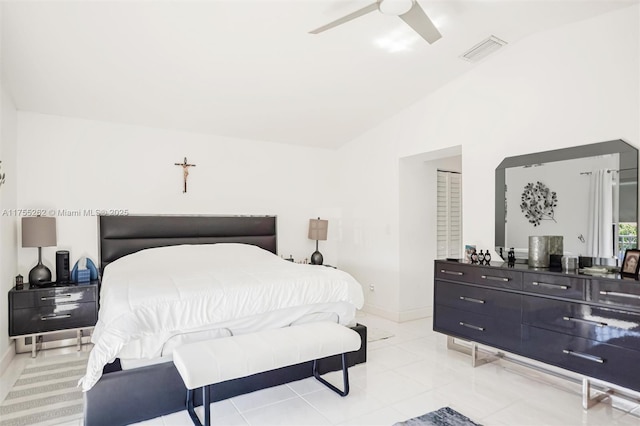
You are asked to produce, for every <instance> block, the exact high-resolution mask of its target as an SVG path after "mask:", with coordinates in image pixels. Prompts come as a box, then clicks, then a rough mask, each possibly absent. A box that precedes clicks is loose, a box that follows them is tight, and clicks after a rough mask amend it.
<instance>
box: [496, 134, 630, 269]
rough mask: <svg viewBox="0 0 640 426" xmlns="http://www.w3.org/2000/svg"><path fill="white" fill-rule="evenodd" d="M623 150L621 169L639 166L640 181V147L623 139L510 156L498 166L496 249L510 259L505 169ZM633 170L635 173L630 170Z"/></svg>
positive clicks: (620, 162) (504, 257)
mask: <svg viewBox="0 0 640 426" xmlns="http://www.w3.org/2000/svg"><path fill="white" fill-rule="evenodd" d="M607 154H620V159H619V167H620V170H628V169H635V178H636V182H637V181H638V149H637V148H635V147H634V146H632V145H630V144H628V143H627V142H625V141H623V140H622V139H617V140H612V141H606V142H598V143H593V144H589V145H579V146H574V147H570V148H562V149H556V150H552V151H542V152H536V153H533V154H525V155H518V156H515V157H507V158H505V159H504V160H502V162H501V163H500V164H499V165H498V167H496V181H495V182H496V192H495V197H496V198H495V250H496V252H497V253H498V254H499V255H500V257H502V259H503V260H506V257H507V250H508V248H507V247H506V244H505V243H506V241H505V227H506V225H505V223H506V222H505V219H506V202H507V200H506V182H505V175H506V173H505V170H506V169H508V168H511V167H522V166H527V165H530V164H539V163H551V162H555V161H563V160H573V159H576V158H585V157H596V156H599V155H607ZM629 173H633V172H631V171H629ZM635 196H636V200H635V201H636V202H635V203H634V204H635V206H636V221H637V218H638V194H637V193H636V194H635Z"/></svg>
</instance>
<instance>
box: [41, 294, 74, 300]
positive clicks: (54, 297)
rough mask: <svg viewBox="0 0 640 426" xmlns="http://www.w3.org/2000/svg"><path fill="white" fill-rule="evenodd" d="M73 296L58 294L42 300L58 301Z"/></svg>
mask: <svg viewBox="0 0 640 426" xmlns="http://www.w3.org/2000/svg"><path fill="white" fill-rule="evenodd" d="M71 296H72V295H71V294H56V295H55V296H49V297H41V298H40V300H56V299H60V298H61V297H71Z"/></svg>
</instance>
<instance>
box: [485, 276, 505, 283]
mask: <svg viewBox="0 0 640 426" xmlns="http://www.w3.org/2000/svg"><path fill="white" fill-rule="evenodd" d="M480 277H481V278H482V279H483V280H493V281H504V282H509V278H505V277H492V276H491V275H481V276H480Z"/></svg>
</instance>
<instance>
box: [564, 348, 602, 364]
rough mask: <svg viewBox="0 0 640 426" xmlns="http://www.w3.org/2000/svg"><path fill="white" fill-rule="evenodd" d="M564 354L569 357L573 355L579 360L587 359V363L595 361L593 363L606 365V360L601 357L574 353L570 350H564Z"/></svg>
mask: <svg viewBox="0 0 640 426" xmlns="http://www.w3.org/2000/svg"><path fill="white" fill-rule="evenodd" d="M562 352H563V353H565V354H567V355H571V356H575V357H578V358H582V359H586V360H587V361H593V362H597V363H599V364H604V359H602V358H600V357H599V356H594V355H589V354H583V353H582V352H574V351H572V350H570V349H563V350H562Z"/></svg>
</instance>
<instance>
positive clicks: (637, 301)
mask: <svg viewBox="0 0 640 426" xmlns="http://www.w3.org/2000/svg"><path fill="white" fill-rule="evenodd" d="M591 300H593V301H594V302H597V303H604V304H610V305H623V306H628V307H631V308H633V309H635V310H638V311H640V282H638V281H635V280H629V281H626V280H616V281H605V280H596V279H594V280H592V284H591Z"/></svg>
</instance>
